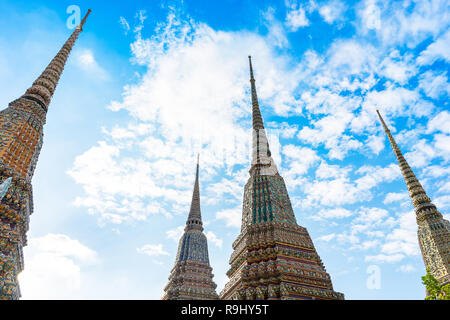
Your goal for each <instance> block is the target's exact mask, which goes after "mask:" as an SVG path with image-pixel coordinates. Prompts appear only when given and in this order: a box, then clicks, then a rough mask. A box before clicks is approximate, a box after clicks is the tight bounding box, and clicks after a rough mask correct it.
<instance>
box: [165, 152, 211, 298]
mask: <svg viewBox="0 0 450 320" xmlns="http://www.w3.org/2000/svg"><path fill="white" fill-rule="evenodd" d="M198 176H199V160H198V158H197V170H196V174H195V183H194V191H193V194H192V202H191V209H190V210H189V215H188V218H187V221H186V227H185V228H184V233H183V236H182V237H181V239H180V242H179V244H178V251H177V257H176V260H175V266H174V267H173V268H172V270H171V272H170V275H169V282H168V283H167V285H166V287H165V288H164V295H163V297H162V298H161V299H162V300H216V299H218V298H219V297H218V295H217V293H216V287H217V285H216V284H215V283H214V281H213V274H212V268H211V266H210V265H209V256H208V241H207V239H206V236H205V234H204V233H203V222H202V214H201V211H200V186H199V177H198Z"/></svg>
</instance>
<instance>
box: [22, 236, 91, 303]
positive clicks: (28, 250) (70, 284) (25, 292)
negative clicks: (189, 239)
mask: <svg viewBox="0 0 450 320" xmlns="http://www.w3.org/2000/svg"><path fill="white" fill-rule="evenodd" d="M24 256H25V259H26V264H27V266H26V268H25V270H24V271H23V272H22V273H21V274H19V282H20V287H21V293H22V299H73V298H76V297H78V298H80V299H82V294H81V287H82V286H83V284H85V278H84V274H83V272H84V268H85V266H86V265H92V264H96V263H98V261H99V259H98V257H97V253H96V252H95V251H94V250H92V249H90V248H88V247H86V246H85V245H83V244H81V243H80V242H79V241H78V240H74V239H71V238H70V237H69V236H67V235H64V234H52V233H49V234H47V235H45V236H42V237H38V238H30V239H29V240H28V246H26V247H25V248H24Z"/></svg>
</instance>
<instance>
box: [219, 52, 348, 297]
mask: <svg viewBox="0 0 450 320" xmlns="http://www.w3.org/2000/svg"><path fill="white" fill-rule="evenodd" d="M249 61H250V83H251V88H252V107H253V136H252V138H253V142H252V147H253V150H252V163H251V168H250V177H249V178H248V180H247V183H246V184H245V187H244V197H243V201H242V223H241V232H240V234H239V235H238V237H237V238H236V240H235V241H234V242H233V253H232V254H231V257H230V260H229V263H230V269H229V270H228V272H227V276H228V277H229V279H230V280H229V281H228V283H227V284H226V285H225V287H224V288H223V290H222V292H221V293H220V298H221V299H226V300H228V299H244V300H255V299H258V300H262V299H269V300H278V299H283V300H284V299H344V295H343V294H341V293H339V292H336V291H334V289H333V284H332V283H331V278H330V275H329V274H328V273H327V272H326V270H325V267H324V265H323V263H322V260H321V259H320V257H319V255H318V253H317V251H316V249H315V248H314V244H313V242H312V240H311V237H310V236H309V234H308V231H307V230H306V228H303V227H301V226H299V225H298V224H297V220H296V219H295V214H294V210H293V209H292V204H291V200H290V198H289V194H288V191H287V188H286V184H285V182H284V179H283V177H281V175H280V174H278V171H277V168H276V166H275V164H274V162H273V159H272V157H271V155H270V151H269V144H268V142H267V138H266V132H265V129H264V125H263V120H262V117H261V113H260V110H259V105H258V99H257V96H256V87H255V79H254V76H253V67H252V63H251V59H250V57H249Z"/></svg>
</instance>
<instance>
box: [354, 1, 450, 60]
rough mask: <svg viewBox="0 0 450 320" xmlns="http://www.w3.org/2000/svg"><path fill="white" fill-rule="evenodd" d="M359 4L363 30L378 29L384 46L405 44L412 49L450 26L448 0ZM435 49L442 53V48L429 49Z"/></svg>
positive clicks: (360, 26) (360, 28) (360, 27)
mask: <svg viewBox="0 0 450 320" xmlns="http://www.w3.org/2000/svg"><path fill="white" fill-rule="evenodd" d="M359 7H360V9H359V10H358V15H359V18H360V25H359V26H358V27H359V30H360V32H361V33H362V34H366V33H367V32H369V31H370V30H373V31H375V33H376V35H377V36H378V38H379V40H380V41H381V43H382V44H383V45H385V46H390V45H394V44H400V45H401V44H406V45H407V46H408V47H410V48H413V47H415V46H416V45H417V44H418V43H420V42H421V41H423V40H425V39H426V38H427V37H429V36H433V37H437V36H438V35H439V34H440V33H441V32H442V31H443V30H446V26H447V25H448V15H447V11H448V2H447V1H446V0H421V1H411V2H409V3H408V5H405V4H404V3H403V2H398V1H391V2H386V1H377V0H365V1H363V2H361V4H360V5H359ZM447 44H448V41H447ZM434 50H436V52H439V53H440V52H442V50H441V48H439V49H433V50H431V49H430V51H434ZM447 53H448V50H447ZM431 55H434V52H432V53H431Z"/></svg>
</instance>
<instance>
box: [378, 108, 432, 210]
mask: <svg viewBox="0 0 450 320" xmlns="http://www.w3.org/2000/svg"><path fill="white" fill-rule="evenodd" d="M377 113H378V116H379V117H380V121H381V123H382V125H383V127H384V130H385V131H386V134H387V136H388V139H389V142H390V143H391V146H392V149H393V150H394V154H395V156H396V157H397V161H398V164H399V166H400V170H401V172H402V175H403V178H404V180H405V182H406V186H407V187H408V191H409V195H410V197H411V200H412V202H413V205H414V207H415V208H416V214H417V215H420V214H421V212H422V211H426V210H429V209H430V208H431V209H432V210H435V209H436V206H435V205H434V204H433V203H431V199H430V198H429V197H428V196H427V194H426V192H425V190H424V189H423V187H422V185H421V184H420V182H419V180H418V179H417V177H416V175H415V174H414V172H413V170H412V169H411V167H410V166H409V164H408V162H407V161H406V159H405V157H404V156H403V154H402V152H401V151H400V148H399V147H398V145H397V143H396V142H395V139H394V137H393V136H392V134H391V132H390V130H389V128H388V127H387V125H386V123H385V122H384V120H383V118H382V117H381V114H380V112H379V111H378V110H377Z"/></svg>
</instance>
